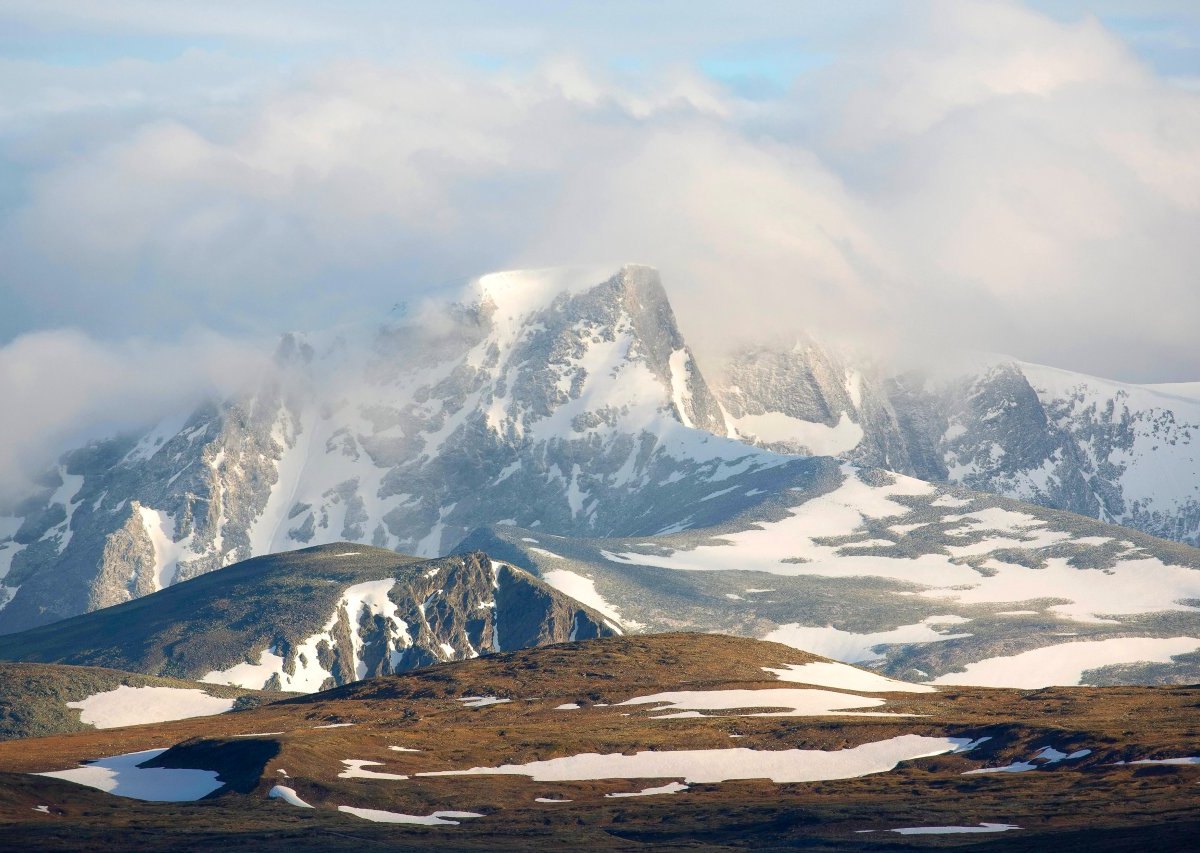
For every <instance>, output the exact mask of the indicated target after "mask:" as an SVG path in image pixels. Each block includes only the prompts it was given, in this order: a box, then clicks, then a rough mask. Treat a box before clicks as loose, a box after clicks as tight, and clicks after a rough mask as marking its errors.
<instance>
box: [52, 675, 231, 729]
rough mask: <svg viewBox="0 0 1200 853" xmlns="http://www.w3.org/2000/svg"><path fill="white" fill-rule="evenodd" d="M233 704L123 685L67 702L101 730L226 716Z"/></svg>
mask: <svg viewBox="0 0 1200 853" xmlns="http://www.w3.org/2000/svg"><path fill="white" fill-rule="evenodd" d="M233 703H234V700H233V699H222V698H221V697H219V696H209V695H208V694H207V693H205V692H204V691H203V690H196V689H189V688H179V687H130V686H129V685H126V684H122V685H121V686H120V687H117V688H116V689H115V690H106V691H104V692H102V693H93V694H92V695H91V696H88V697H86V698H84V699H80V700H79V701H78V702H68V703H67V707H68V708H76V709H78V710H79V712H80V714H79V720H80V722H83V723H87V724H88V725H90V726H95V727H96V728H98V729H114V728H117V727H119V726H137V725H141V724H143V723H161V722H165V721H167V720H184V719H187V718H189V717H209V716H212V715H213V714H223V713H225V712H226V711H229V710H231V709H232V708H233Z"/></svg>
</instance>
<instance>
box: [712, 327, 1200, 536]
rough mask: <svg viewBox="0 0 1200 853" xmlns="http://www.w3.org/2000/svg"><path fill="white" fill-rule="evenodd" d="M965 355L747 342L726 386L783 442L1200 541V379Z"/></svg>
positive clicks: (756, 427)
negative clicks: (1117, 378) (889, 355)
mask: <svg viewBox="0 0 1200 853" xmlns="http://www.w3.org/2000/svg"><path fill="white" fill-rule="evenodd" d="M959 361H962V359H960V360H959ZM966 362H967V365H968V366H958V367H951V366H947V367H946V368H943V369H941V370H939V371H937V372H936V373H932V372H927V373H920V372H913V371H908V372H901V373H889V372H887V371H885V370H883V369H882V368H881V367H880V366H879V365H878V364H877V363H872V362H870V361H867V360H864V359H861V358H857V359H856V358H855V357H854V356H853V355H851V354H847V353H845V352H843V351H841V350H839V349H838V348H835V347H829V346H822V345H820V344H818V343H816V342H815V341H812V340H806V341H803V342H801V343H800V344H798V345H796V346H795V347H793V348H791V349H787V350H772V349H763V348H755V349H747V350H743V351H741V352H739V353H738V354H736V355H735V356H734V357H733V358H732V359H731V360H730V362H729V364H728V365H726V371H725V377H726V378H725V385H724V386H722V387H719V388H718V389H717V390H716V394H717V396H718V398H719V399H720V400H721V402H722V404H723V405H724V407H725V409H726V410H727V411H728V412H729V413H730V416H731V418H732V420H733V422H734V424H735V427H736V429H737V431H738V433H739V434H740V435H742V436H743V437H745V438H747V439H748V440H751V441H753V442H755V443H756V444H759V445H761V446H763V447H767V448H771V449H773V450H777V451H779V452H782V453H817V454H829V455H835V456H840V457H842V458H844V459H847V460H849V461H852V462H855V463H858V464H860V465H869V466H873V467H879V468H886V469H888V470H891V471H897V472H899V473H902V474H909V475H911V476H914V477H919V478H921V479H923V480H930V481H932V482H948V483H954V484H957V485H962V486H967V487H968V488H971V489H976V490H979V491H986V492H994V493H996V494H1000V495H1004V496H1006V497H1010V498H1015V499H1017V500H1021V501H1028V502H1030V503H1036V504H1040V505H1042V506H1047V507H1052V508H1055V509H1065V510H1069V511H1071V512H1075V513H1079V514H1080V515H1087V516H1091V517H1092V518H1097V519H1100V520H1102V521H1108V522H1111V523H1114V524H1123V525H1127V526H1129V527H1133V528H1136V529H1138V530H1141V531H1142V532H1144V533H1149V534H1151V535H1152V536H1159V537H1162V538H1164V539H1171V540H1174V541H1177V542H1184V543H1187V544H1190V545H1200V383H1192V384H1188V383H1182V384H1175V385H1161V386H1141V385H1131V384H1128V383H1120V382H1112V381H1110V380H1106V379H1098V378H1096V377H1092V376H1086V375H1084V374H1080V373H1072V372H1070V371H1065V370H1058V369H1055V368H1051V367H1043V366H1041V365H1035V364H1026V363H1023V362H1018V361H1014V360H1011V359H1006V358H1003V357H999V356H987V357H985V356H978V357H974V358H970V359H966Z"/></svg>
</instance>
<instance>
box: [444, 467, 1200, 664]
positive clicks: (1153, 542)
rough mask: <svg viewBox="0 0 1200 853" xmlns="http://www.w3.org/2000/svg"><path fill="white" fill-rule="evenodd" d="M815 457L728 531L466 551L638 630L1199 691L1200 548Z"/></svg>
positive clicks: (489, 545) (520, 535)
mask: <svg viewBox="0 0 1200 853" xmlns="http://www.w3.org/2000/svg"><path fill="white" fill-rule="evenodd" d="M812 464H813V465H814V468H816V469H819V473H817V472H816V471H814V475H813V478H812V481H811V482H810V484H809V486H808V487H807V488H806V489H804V490H794V489H784V490H780V491H778V492H776V493H773V494H772V495H771V496H769V497H766V498H764V499H763V500H762V502H761V503H759V504H758V505H756V506H755V507H753V508H751V509H749V510H747V511H745V512H743V513H741V514H739V515H737V516H735V517H733V518H730V519H728V520H727V521H724V522H721V523H719V524H716V525H711V526H706V525H697V526H694V527H690V528H689V529H687V530H683V531H680V532H676V533H669V534H664V535H658V536H636V537H616V538H597V539H586V538H579V537H564V536H556V535H548V534H546V533H539V532H537V531H532V530H522V529H519V528H514V527H511V526H496V527H490V528H486V529H481V530H479V531H476V532H475V533H473V534H472V535H471V536H469V537H467V538H466V539H465V540H464V541H463V542H462V543H461V545H460V546H459V548H460V550H464V551H470V550H476V549H478V550H485V551H487V552H488V553H489V554H492V555H494V556H495V558H496V559H503V560H506V561H508V562H511V563H512V564H514V565H517V566H521V567H522V568H524V569H526V570H528V571H530V572H534V573H536V574H538V575H539V576H541V577H542V578H543V579H544V580H545V581H546V582H547V583H549V584H551V585H552V586H555V587H556V588H558V589H560V590H562V591H564V592H567V593H569V594H571V595H573V596H575V597H576V598H578V599H579V600H581V601H584V602H586V603H588V604H590V605H591V606H592V607H593V608H595V609H596V610H598V611H600V612H602V613H606V614H608V615H609V616H610V617H611V618H614V619H619V620H621V622H622V624H624V625H627V626H631V627H639V628H640V629H642V630H645V631H648V632H656V631H673V630H697V631H711V630H717V631H721V632H724V633H730V634H739V635H743V636H751V637H757V638H763V639H767V640H773V641H776V642H781V643H786V644H788V645H792V646H795V647H796V648H800V649H805V650H807V651H812V652H816V653H818V654H822V655H826V656H829V657H831V658H836V659H838V660H842V661H848V662H854V663H864V664H869V665H870V666H871V667H872V668H876V669H879V670H880V671H881V672H884V673H887V674H889V675H892V676H895V677H901V678H905V679H909V680H913V681H924V682H930V683H950V684H956V683H957V684H977V685H991V686H997V687H1029V688H1033V687H1041V686H1048V685H1074V684H1097V685H1099V684H1130V683H1132V684H1148V683H1176V684H1179V683H1184V684H1187V683H1200V550H1197V549H1195V548H1192V547H1189V546H1186V545H1181V544H1178V543H1172V542H1167V541H1165V540H1161V539H1156V538H1154V537H1151V536H1147V535H1145V534H1142V533H1139V532H1137V531H1134V530H1131V529H1130V528H1126V527H1119V526H1116V525H1109V524H1103V523H1101V522H1097V521H1094V520H1092V519H1089V518H1085V517H1082V516H1078V515H1074V514H1071V513H1066V512H1062V511H1057V510H1049V509H1045V508H1042V507H1038V506H1034V505H1031V504H1023V503H1018V502H1016V501H1012V500H1008V499H1006V498H1001V497H998V496H996V495H991V494H987V493H981V492H971V491H969V490H966V489H961V488H957V487H946V486H936V485H934V484H931V483H928V482H925V481H922V480H917V479H915V478H912V477H905V476H902V475H899V474H892V473H887V472H884V471H880V470H878V469H864V468H857V467H855V466H852V465H849V464H848V463H840V464H839V463H836V462H835V461H834V460H832V459H828V458H820V459H814V460H812ZM718 485H719V484H714V486H713V487H712V488H713V489H714V491H718V489H717V486H718Z"/></svg>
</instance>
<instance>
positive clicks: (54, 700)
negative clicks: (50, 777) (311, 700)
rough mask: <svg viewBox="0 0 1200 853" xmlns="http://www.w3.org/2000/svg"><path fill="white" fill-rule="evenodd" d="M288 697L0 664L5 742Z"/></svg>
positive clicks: (96, 671)
mask: <svg viewBox="0 0 1200 853" xmlns="http://www.w3.org/2000/svg"><path fill="white" fill-rule="evenodd" d="M286 695H287V694H285V693H279V692H266V691H261V690H245V689H242V688H238V687H227V686H223V685H215V684H200V683H198V682H191V681H180V680H179V679H175V678H154V677H152V676H146V675H140V674H138V673H133V672H120V671H118V670H113V669H103V668H100V667H93V666H53V665H46V664H36V663H2V664H0V740H13V739H16V738H27V737H45V736H47V735H52V734H59V733H62V732H76V731H86V730H88V729H93V728H96V729H109V728H113V727H116V726H133V725H141V724H144V723H156V722H161V721H164V720H181V719H185V718H187V717H197V716H207V715H210V714H223V713H225V712H226V711H232V710H237V709H242V708H250V707H254V706H256V705H260V704H262V703H264V702H271V701H275V700H277V699H281V698H283V697H285V696H286Z"/></svg>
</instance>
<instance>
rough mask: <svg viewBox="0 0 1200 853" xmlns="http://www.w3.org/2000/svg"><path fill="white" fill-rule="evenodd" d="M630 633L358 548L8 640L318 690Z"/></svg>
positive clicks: (214, 677) (262, 568) (520, 585)
mask: <svg viewBox="0 0 1200 853" xmlns="http://www.w3.org/2000/svg"><path fill="white" fill-rule="evenodd" d="M617 633H620V631H619V629H618V628H616V627H615V626H613V625H612V624H611V623H610V622H609V621H608V620H606V619H605V618H604V617H603V616H602V615H600V614H599V613H596V612H595V611H593V610H591V609H590V608H588V607H586V606H584V605H581V604H580V603H579V602H577V601H575V600H573V599H571V598H569V597H567V596H566V595H563V594H562V593H560V592H558V591H556V590H555V589H553V588H552V587H550V586H547V585H546V584H545V583H544V582H543V581H541V580H539V579H538V578H536V577H534V576H532V575H530V574H528V573H527V572H524V571H522V570H520V569H518V568H515V567H513V566H510V565H508V564H505V563H498V562H494V561H493V560H491V559H490V558H489V557H488V556H487V555H485V554H483V553H480V552H472V553H467V554H463V555H460V556H455V557H445V558H441V559H438V560H427V561H418V560H414V559H412V558H408V557H402V556H400V555H397V554H394V553H392V552H389V551H383V550H380V549H374V548H370V547H365V546H353V545H347V544H346V543H341V544H336V545H329V546H321V547H318V548H311V549H307V550H304V551H299V552H293V553H286V554H275V555H271V556H268V557H263V558H259V559H254V560H250V561H247V562H244V563H239V564H237V565H234V566H230V567H228V568H226V569H223V570H221V571H219V572H213V573H209V574H206V575H204V576H203V577H200V578H196V579H194V580H192V581H189V582H186V583H181V584H179V585H175V586H172V587H170V588H168V589H166V590H163V591H162V592H157V593H154V594H152V595H148V596H146V597H143V598H139V599H137V600H135V601H131V602H127V603H125V604H122V605H118V606H115V607H109V608H105V609H103V610H97V611H95V612H92V613H88V614H85V615H82V616H78V617H76V618H74V619H70V620H67V621H65V622H61V623H58V624H55V625H53V626H47V627H44V628H37V629H33V630H31V631H26V632H23V633H19V634H12V635H8V636H5V637H3V638H0V659H5V660H24V661H36V662H43V663H73V664H83V665H91V666H96V665H102V664H103V665H117V666H119V667H121V668H123V669H126V670H130V671H135V672H143V673H146V674H150V675H160V674H172V675H174V676H176V677H180V676H183V677H188V678H195V679H203V680H206V681H208V682H210V683H220V684H233V685H239V686H242V685H246V684H252V685H253V687H254V688H256V689H257V688H263V687H266V688H267V689H275V690H317V689H322V688H325V687H329V686H333V685H338V684H347V683H350V682H352V681H356V680H358V679H361V678H366V677H369V676H372V675H381V674H386V673H391V672H401V671H405V670H409V669H415V668H417V667H420V666H426V665H428V664H431V663H438V662H441V661H447V660H462V659H466V658H470V657H476V656H478V655H480V654H487V653H490V652H497V651H511V650H514V649H520V648H526V647H528V646H531V645H542V644H546V643H558V642H566V641H567V640H570V639H575V638H579V637H601V636H612V635H614V634H617Z"/></svg>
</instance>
